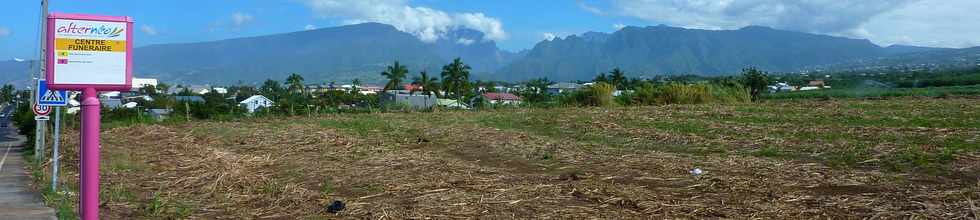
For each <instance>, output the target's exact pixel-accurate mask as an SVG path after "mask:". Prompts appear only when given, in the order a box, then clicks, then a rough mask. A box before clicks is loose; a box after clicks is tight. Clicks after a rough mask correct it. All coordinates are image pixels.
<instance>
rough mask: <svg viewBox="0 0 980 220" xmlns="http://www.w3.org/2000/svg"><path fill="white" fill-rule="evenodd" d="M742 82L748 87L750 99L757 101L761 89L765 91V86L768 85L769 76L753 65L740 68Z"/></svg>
mask: <svg viewBox="0 0 980 220" xmlns="http://www.w3.org/2000/svg"><path fill="white" fill-rule="evenodd" d="M742 84H744V85H745V87H748V88H749V94H750V95H752V101H753V102H755V101H759V97H760V96H761V95H762V91H765V90H766V86H768V85H769V76H768V75H767V73H766V72H763V71H759V70H758V69H756V68H755V67H750V68H746V69H743V70H742Z"/></svg>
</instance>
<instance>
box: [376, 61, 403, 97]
mask: <svg viewBox="0 0 980 220" xmlns="http://www.w3.org/2000/svg"><path fill="white" fill-rule="evenodd" d="M407 74H408V68H406V67H405V66H402V65H401V64H399V63H398V61H395V64H394V65H391V66H388V68H387V69H386V70H385V71H384V72H381V75H382V76H385V78H388V84H385V88H384V91H388V90H391V89H397V88H398V86H399V85H401V84H402V79H404V78H405V75H407Z"/></svg>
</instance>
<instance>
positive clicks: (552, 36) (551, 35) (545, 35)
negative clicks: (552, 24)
mask: <svg viewBox="0 0 980 220" xmlns="http://www.w3.org/2000/svg"><path fill="white" fill-rule="evenodd" d="M541 37H543V38H544V40H548V41H550V40H554V39H555V38H558V35H557V34H555V33H548V32H545V33H541Z"/></svg>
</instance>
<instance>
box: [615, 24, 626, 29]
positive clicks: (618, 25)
mask: <svg viewBox="0 0 980 220" xmlns="http://www.w3.org/2000/svg"><path fill="white" fill-rule="evenodd" d="M612 26H613V28H615V29H616V30H619V29H623V28H624V27H626V25H625V24H622V23H616V24H613V25H612Z"/></svg>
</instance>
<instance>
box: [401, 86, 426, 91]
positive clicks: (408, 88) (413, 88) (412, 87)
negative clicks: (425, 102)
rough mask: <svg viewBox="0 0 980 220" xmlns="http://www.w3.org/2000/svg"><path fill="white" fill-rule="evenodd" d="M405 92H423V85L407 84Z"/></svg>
mask: <svg viewBox="0 0 980 220" xmlns="http://www.w3.org/2000/svg"><path fill="white" fill-rule="evenodd" d="M405 90H408V91H412V90H415V91H421V90H422V85H416V84H405Z"/></svg>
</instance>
